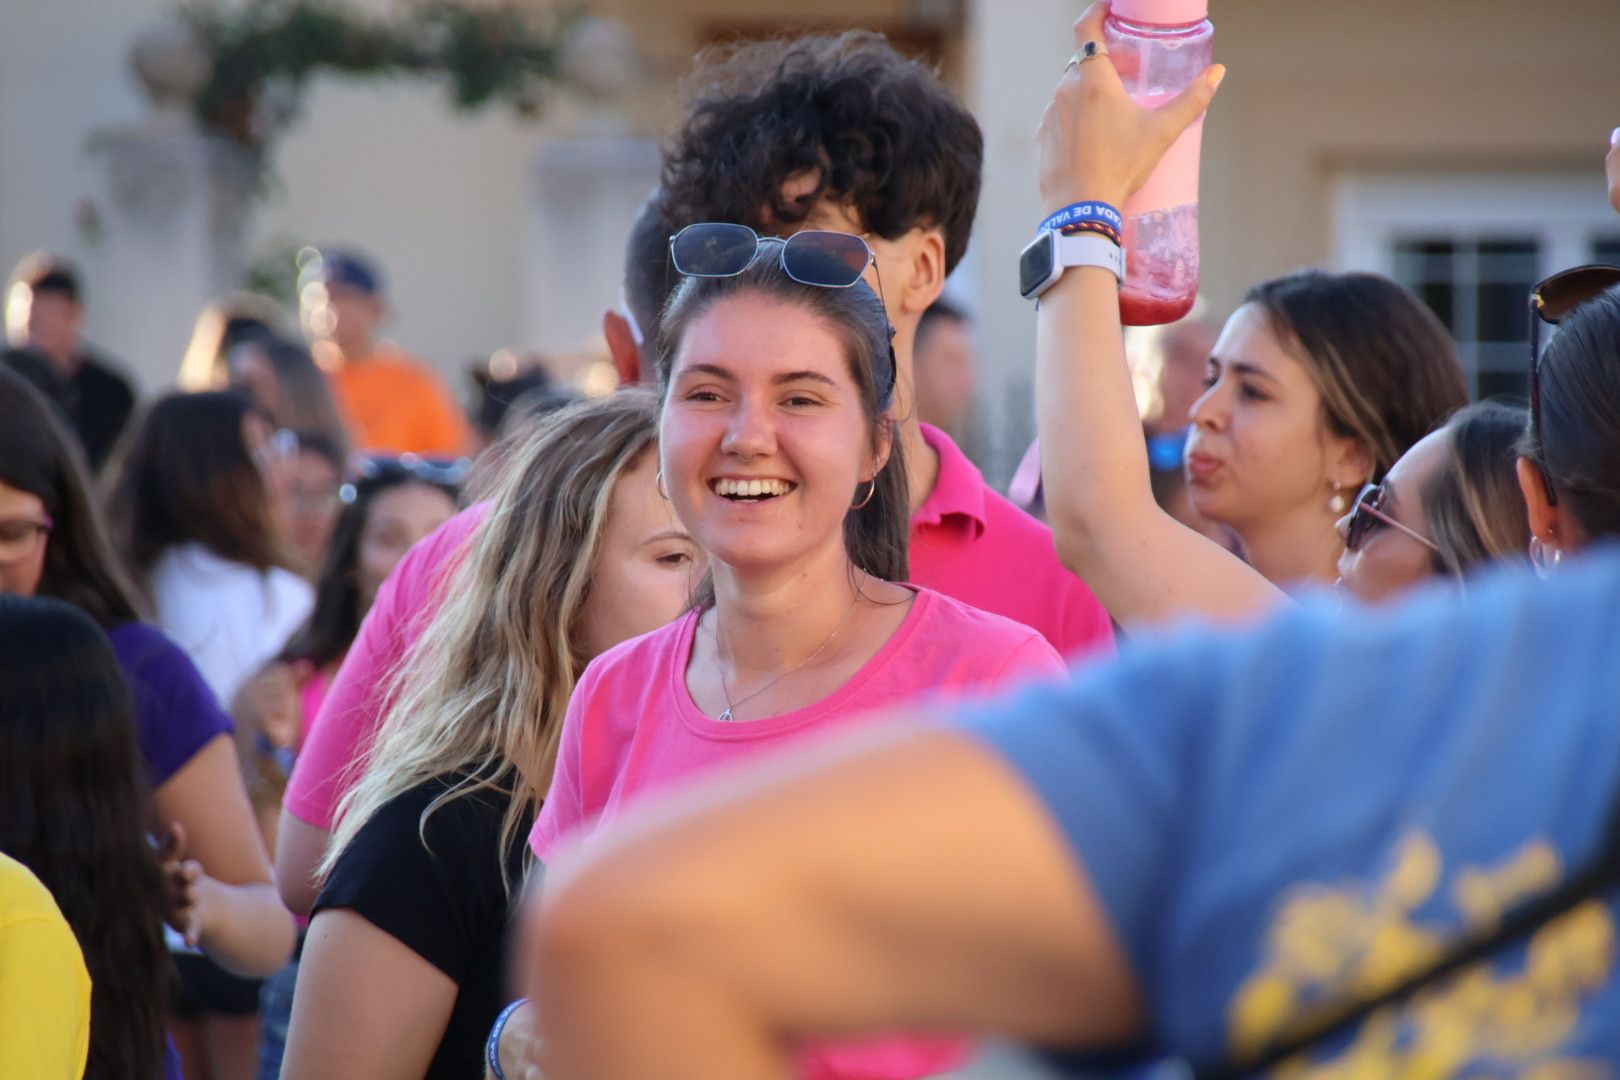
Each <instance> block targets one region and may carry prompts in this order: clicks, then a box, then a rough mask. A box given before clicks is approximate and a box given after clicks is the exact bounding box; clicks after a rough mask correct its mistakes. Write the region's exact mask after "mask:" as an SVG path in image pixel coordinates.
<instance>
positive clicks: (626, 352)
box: [602, 308, 641, 386]
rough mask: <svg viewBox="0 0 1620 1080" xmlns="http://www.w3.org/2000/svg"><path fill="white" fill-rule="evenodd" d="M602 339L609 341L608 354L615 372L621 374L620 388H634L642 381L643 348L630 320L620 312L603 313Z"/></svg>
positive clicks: (611, 310)
mask: <svg viewBox="0 0 1620 1080" xmlns="http://www.w3.org/2000/svg"><path fill="white" fill-rule="evenodd" d="M602 337H603V338H605V339H606V340H607V347H608V354H609V355H610V356H612V358H613V370H614V371H616V372H618V374H619V385H620V386H633V385H635V384H636V383H638V382H640V381H641V347H640V346H639V345H637V344H636V335H635V332H634V331H632V330H631V329H630V320H629V319H626V318H625V317H624V315H623V314H622V313H620V312H618V311H615V310H613V309H612V308H608V309H607V310H606V311H604V312H602Z"/></svg>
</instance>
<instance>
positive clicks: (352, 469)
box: [338, 454, 472, 505]
mask: <svg viewBox="0 0 1620 1080" xmlns="http://www.w3.org/2000/svg"><path fill="white" fill-rule="evenodd" d="M471 467H472V462H471V461H469V460H467V459H466V458H436V457H422V456H421V455H419V454H401V455H399V456H398V457H395V456H393V455H391V454H353V455H351V456H350V457H349V473H350V475H351V476H352V477H353V479H352V480H351V481H350V482H348V483H346V484H344V485H343V486H342V487H341V488H339V489H338V498H339V500H341V501H342V502H343V503H344V504H345V505H347V504H348V503H352V502H354V500H355V499H356V498H357V497H358V496H359V494H360V491H359V487H358V486H357V485H359V484H367V483H375V482H377V481H382V480H404V479H411V480H417V481H420V482H421V483H424V484H432V485H433V486H434V487H437V488H443V489H444V490H445V491H446V492H448V493H449V494H450V496H451V497H452V498H459V493H460V489H461V483H462V481H463V480H465V479H466V478H467V471H468V470H469V469H470V468H471Z"/></svg>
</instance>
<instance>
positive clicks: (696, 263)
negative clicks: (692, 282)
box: [669, 221, 877, 289]
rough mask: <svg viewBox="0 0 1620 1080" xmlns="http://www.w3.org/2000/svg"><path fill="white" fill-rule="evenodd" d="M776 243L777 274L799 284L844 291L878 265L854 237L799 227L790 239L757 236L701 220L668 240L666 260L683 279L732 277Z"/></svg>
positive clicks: (862, 242)
mask: <svg viewBox="0 0 1620 1080" xmlns="http://www.w3.org/2000/svg"><path fill="white" fill-rule="evenodd" d="M766 244H776V245H780V247H779V250H780V253H781V254H780V258H781V262H782V272H783V273H784V274H786V275H787V276H788V277H790V278H792V279H793V280H794V281H797V282H798V283H799V284H801V285H819V286H821V287H822V288H824V289H847V288H849V287H850V286H851V285H853V284H855V283H856V282H857V281H859V280H861V275H863V274H865V273H866V268H867V267H868V266H871V265H872V264H873V263H875V262H876V261H877V257H876V256H875V255H873V254H872V249H871V247H870V246H868V245H867V243H866V240H865V239H864V238H862V237H859V236H856V235H854V234H853V233H841V232H829V231H827V230H824V229H804V230H802V231H800V232H796V233H794V234H793V235H792V236H788V237H780V236H761V235H759V234H758V233H756V232H755V231H754V230H753V229H750V228H749V227H748V226H746V225H735V224H732V223H730V222H721V221H704V222H698V223H697V224H695V225H688V226H687V227H686V228H684V229H682V230H681V231H680V232H678V233H676V234H675V235H674V236H672V237H670V238H669V258H670V261H671V262H673V263H674V264H675V269H676V271H677V272H679V273H681V274H684V275H685V276H687V277H736V276H737V275H738V274H740V273H742V272H743V271H744V270H747V269H748V268H749V267H750V266H751V265H753V262H754V258H755V256H757V255H758V254H759V251H760V247H761V246H762V245H766Z"/></svg>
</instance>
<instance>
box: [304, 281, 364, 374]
mask: <svg viewBox="0 0 1620 1080" xmlns="http://www.w3.org/2000/svg"><path fill="white" fill-rule="evenodd" d="M302 301H303V319H304V328H305V330H306V332H307V333H308V334H309V336H310V338H311V339H312V340H315V341H330V342H331V343H332V344H334V345H336V346H337V347H338V348H339V349H340V350H342V352H343V354H344V356H345V357H347V358H349V359H356V358H361V357H364V356H366V355H368V354H370V352H371V350H372V347H373V346H374V345H375V343H376V340H377V328H378V327H379V326H381V325H382V318H383V302H382V298H381V297H379V296H378V295H377V294H375V293H369V292H366V291H365V290H363V289H357V288H355V287H354V286H353V285H345V284H344V283H342V282H337V281H335V282H332V283H330V284H327V285H313V286H310V287H309V288H308V289H306V290H305V292H304V295H303V297H302Z"/></svg>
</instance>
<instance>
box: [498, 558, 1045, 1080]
mask: <svg viewBox="0 0 1620 1080" xmlns="http://www.w3.org/2000/svg"><path fill="white" fill-rule="evenodd" d="M697 623H698V613H696V612H692V613H689V614H687V615H685V616H683V617H682V618H680V619H678V620H677V621H675V622H673V623H671V624H670V625H668V626H666V627H664V628H663V629H661V630H655V631H653V632H652V633H650V634H646V635H644V636H642V637H639V638H634V639H632V640H630V641H627V642H625V643H623V644H622V645H619V646H617V647H616V648H613V649H610V650H609V651H608V652H606V653H604V654H602V655H601V656H599V657H598V658H597V659H595V660H594V661H592V662H591V664H590V666H589V667H587V668H586V669H585V674H584V675H583V676H582V677H581V678H580V681H579V685H578V686H576V687H575V688H574V695H573V697H572V698H571V699H570V700H569V703H568V716H567V718H566V720H565V721H564V723H563V732H562V743H561V745H560V747H559V748H558V754H557V770H556V773H555V775H554V776H553V778H552V781H551V790H550V792H549V794H547V796H546V801H545V803H544V804H543V805H542V806H541V808H540V817H539V818H538V820H536V821H535V824H534V829H533V831H532V832H531V833H530V835H529V846H530V847H531V848H533V849H534V852H535V854H536V855H537V856H539V857H540V859H541V860H542V861H545V860H546V858H547V856H548V855H550V854H551V853H552V852H553V851H554V850H555V849H556V848H557V846H558V845H559V844H561V843H564V842H566V841H567V840H569V839H571V838H577V837H579V836H582V835H584V834H585V833H587V832H589V831H590V830H593V829H594V828H595V827H596V826H598V825H604V824H608V823H610V822H611V821H613V820H614V819H615V818H616V817H617V816H618V815H619V813H620V812H621V811H622V810H623V809H624V808H625V807H626V806H629V805H632V804H634V803H635V802H636V801H638V800H640V799H642V798H644V797H646V796H647V795H648V794H649V793H651V792H654V791H658V790H660V789H664V788H668V787H670V786H671V785H675V784H677V783H679V782H682V781H685V780H689V779H691V778H692V777H694V776H697V775H700V774H702V773H704V772H707V771H709V770H711V769H713V768H715V767H716V766H720V765H726V764H731V763H734V762H737V761H740V760H742V759H744V758H746V757H750V756H752V755H755V754H759V753H763V752H766V751H770V750H774V749H776V748H778V747H780V746H783V745H784V744H786V743H787V742H789V741H790V740H794V739H803V738H806V737H811V736H814V735H815V734H816V733H819V732H825V731H827V730H829V729H832V728H835V727H839V726H842V725H845V724H848V723H851V722H852V721H857V720H858V718H859V717H860V716H862V715H863V714H866V713H869V712H871V711H872V710H874V709H879V708H883V707H885V706H893V705H897V704H900V703H902V702H908V701H915V700H917V699H918V698H921V697H928V696H932V695H942V696H946V697H950V698H955V699H961V698H963V697H970V696H976V695H979V694H986V693H989V692H990V691H992V690H993V689H994V688H995V687H997V686H1002V685H1005V684H1007V683H1009V682H1014V681H1017V680H1020V679H1047V680H1051V679H1057V678H1063V677H1065V675H1066V671H1065V668H1064V666H1063V661H1062V659H1061V658H1060V657H1059V656H1058V654H1057V652H1056V651H1054V650H1053V648H1052V646H1051V645H1049V644H1047V642H1046V640H1045V639H1044V638H1042V637H1041V636H1040V635H1039V634H1037V633H1035V632H1034V631H1033V630H1031V629H1030V628H1029V627H1027V626H1020V625H1019V624H1017V623H1015V622H1012V621H1011V620H1008V619H1004V618H1002V617H1000V616H999V615H992V614H989V613H988V612H984V611H980V610H977V609H975V608H971V607H969V606H967V605H966V604H963V603H960V602H958V601H956V600H953V599H951V598H950V597H948V596H943V595H941V594H939V593H936V592H933V591H932V590H929V589H919V590H917V598H916V601H915V602H914V603H913V604H912V607H911V610H910V611H909V612H907V613H906V617H905V620H904V621H903V622H902V623H901V624H900V627H899V629H898V630H896V631H895V632H894V634H893V635H892V636H891V637H890V638H889V640H888V641H887V642H886V643H885V644H884V645H883V647H882V648H881V649H879V650H878V651H877V653H876V654H875V655H874V656H873V657H872V659H870V660H868V661H867V662H866V664H865V665H864V666H862V668H861V669H860V670H859V671H857V672H856V673H855V674H854V675H853V676H851V678H850V679H849V680H848V681H847V682H846V683H844V685H843V686H841V687H839V688H838V690H837V691H835V692H834V693H833V694H831V695H830V696H828V697H826V698H823V699H822V700H821V701H818V702H816V703H815V704H814V705H809V706H807V707H805V708H803V709H797V710H794V711H793V712H789V713H783V714H782V715H780V716H773V717H770V718H768V719H764V720H753V721H747V722H743V723H723V722H721V721H719V720H716V719H714V718H712V717H710V716H707V715H705V714H704V713H703V712H701V711H699V709H698V707H697V705H696V704H694V703H693V701H692V696H691V694H690V693H689V692H688V690H687V688H686V668H687V664H688V662H689V660H690V658H691V655H692V639H693V635H694V634H695V632H696V628H697ZM968 1050H969V1044H968V1043H966V1042H964V1041H962V1040H959V1039H917V1038H888V1039H881V1040H876V1041H872V1042H863V1043H860V1044H858V1045H849V1046H838V1047H816V1048H813V1049H810V1050H807V1051H805V1052H804V1053H803V1054H802V1055H801V1057H800V1061H799V1069H798V1073H799V1075H800V1076H802V1077H810V1078H816V1080H822V1078H834V1077H838V1078H856V1077H859V1078H862V1080H901V1078H909V1077H919V1076H928V1075H931V1074H933V1073H938V1072H942V1071H944V1070H946V1069H951V1068H954V1067H956V1066H958V1065H960V1064H961V1063H962V1061H963V1060H964V1059H965V1058H966V1056H967V1053H968Z"/></svg>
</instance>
